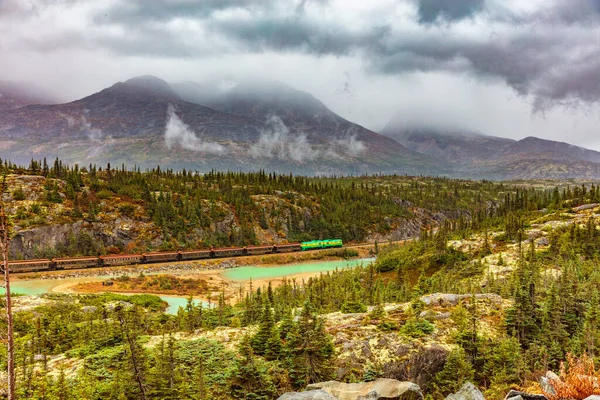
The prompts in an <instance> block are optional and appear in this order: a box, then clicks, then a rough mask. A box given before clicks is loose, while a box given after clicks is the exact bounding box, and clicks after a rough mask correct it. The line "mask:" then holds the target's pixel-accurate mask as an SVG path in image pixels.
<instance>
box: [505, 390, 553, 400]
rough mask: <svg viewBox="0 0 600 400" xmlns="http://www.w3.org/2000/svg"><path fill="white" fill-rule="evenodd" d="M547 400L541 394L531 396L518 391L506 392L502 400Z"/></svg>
mask: <svg viewBox="0 0 600 400" xmlns="http://www.w3.org/2000/svg"><path fill="white" fill-rule="evenodd" d="M509 399H512V400H548V398H547V397H546V396H544V395H543V394H531V393H525V392H519V391H518V390H511V391H510V392H508V394H507V395H506V397H505V398H504V400H509Z"/></svg>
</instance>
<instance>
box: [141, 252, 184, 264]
mask: <svg viewBox="0 0 600 400" xmlns="http://www.w3.org/2000/svg"><path fill="white" fill-rule="evenodd" d="M142 256H143V260H144V262H145V263H155V262H167V261H178V260H179V253H178V252H154V253H144V254H142Z"/></svg>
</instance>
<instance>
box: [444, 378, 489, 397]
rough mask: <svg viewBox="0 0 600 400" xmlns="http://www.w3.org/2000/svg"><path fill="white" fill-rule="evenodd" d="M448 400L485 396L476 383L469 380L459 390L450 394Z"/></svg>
mask: <svg viewBox="0 0 600 400" xmlns="http://www.w3.org/2000/svg"><path fill="white" fill-rule="evenodd" d="M446 400H485V397H483V393H481V391H480V390H479V389H477V387H476V386H475V385H473V384H472V383H471V382H467V383H465V384H464V385H463V387H461V388H460V390H459V391H458V392H456V393H454V394H451V395H448V397H446Z"/></svg>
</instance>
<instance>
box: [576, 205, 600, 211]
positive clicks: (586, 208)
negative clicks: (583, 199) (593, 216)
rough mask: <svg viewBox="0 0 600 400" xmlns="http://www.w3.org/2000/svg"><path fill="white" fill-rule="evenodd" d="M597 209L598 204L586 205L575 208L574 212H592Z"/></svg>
mask: <svg viewBox="0 0 600 400" xmlns="http://www.w3.org/2000/svg"><path fill="white" fill-rule="evenodd" d="M596 207H598V203H592V204H584V205H582V206H579V207H573V211H584V210H591V209H592V208H596Z"/></svg>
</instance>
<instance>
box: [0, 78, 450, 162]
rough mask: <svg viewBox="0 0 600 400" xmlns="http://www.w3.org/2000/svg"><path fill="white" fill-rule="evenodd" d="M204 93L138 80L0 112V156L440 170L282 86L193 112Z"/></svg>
mask: <svg viewBox="0 0 600 400" xmlns="http://www.w3.org/2000/svg"><path fill="white" fill-rule="evenodd" d="M183 87H185V88H187V92H186V91H185V90H183V89H182V88H183ZM175 89H177V90H175ZM204 89H205V88H203V87H202V86H201V85H191V84H190V83H189V82H188V83H186V84H180V85H170V84H168V83H167V82H165V81H163V80H161V79H159V78H156V77H152V76H143V77H137V78H133V79H130V80H128V81H125V82H118V83H116V84H114V85H113V86H111V87H108V88H106V89H104V90H101V91H100V92H98V93H94V94H92V95H90V96H87V97H84V98H82V99H80V100H77V101H73V102H70V103H64V104H55V105H27V106H23V107H18V108H13V109H8V110H6V111H5V112H2V113H0V157H2V158H6V157H9V158H10V159H12V160H14V161H16V162H21V163H23V162H29V160H30V159H31V158H32V157H34V158H42V157H47V158H50V159H52V158H54V157H59V158H61V159H63V160H64V161H66V162H68V163H75V162H77V163H81V164H88V163H96V164H100V165H102V164H105V163H107V162H111V163H113V164H117V165H119V164H121V163H124V164H127V165H130V166H132V165H138V166H141V167H154V166H156V165H159V164H160V165H161V167H166V168H188V169H192V170H199V171H208V170H210V169H213V168H214V169H220V170H224V169H233V170H256V169H259V168H263V169H266V170H275V171H280V172H296V173H303V174H358V173H376V172H400V173H413V174H415V173H422V172H423V171H426V172H427V173H439V172H440V171H441V168H442V167H443V165H442V163H439V162H438V161H436V160H434V159H432V158H431V157H428V156H425V155H421V154H418V153H415V152H412V151H410V150H408V149H406V148H405V147H404V146H402V145H400V144H399V143H397V142H396V141H394V140H392V139H390V138H387V137H385V136H383V135H380V134H378V133H375V132H372V131H369V130H367V129H365V128H363V127H360V126H358V125H356V124H353V123H351V122H349V121H346V120H344V119H343V118H341V117H339V116H337V115H336V114H334V113H333V112H331V111H330V110H328V109H327V107H325V106H324V105H323V104H322V103H321V102H320V101H318V100H316V99H315V98H314V97H312V96H311V95H309V94H307V93H303V92H299V91H295V90H294V89H291V88H289V87H285V86H283V85H281V86H277V87H275V88H274V87H271V86H270V87H268V88H266V89H265V88H263V87H262V86H261V85H255V86H252V87H249V86H245V85H241V86H239V87H237V86H236V87H235V88H233V89H232V90H230V91H227V92H222V93H221V92H217V91H213V92H212V94H211V95H210V96H205V97H203V99H205V100H207V102H208V100H210V104H205V105H203V104H198V103H197V101H198V100H199V99H200V97H197V96H196V97H193V95H194V94H198V93H200V92H202V91H203V90H204ZM261 90H262V91H261ZM189 100H194V101H195V102H191V101H189Z"/></svg>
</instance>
